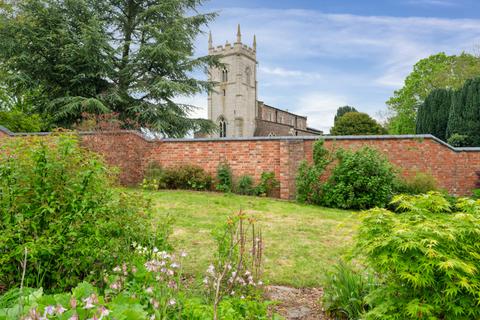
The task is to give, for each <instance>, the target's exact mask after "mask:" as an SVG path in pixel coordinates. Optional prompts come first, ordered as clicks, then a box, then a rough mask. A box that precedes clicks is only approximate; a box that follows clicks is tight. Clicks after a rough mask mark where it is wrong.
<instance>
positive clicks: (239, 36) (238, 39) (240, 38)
mask: <svg viewBox="0 0 480 320" xmlns="http://www.w3.org/2000/svg"><path fill="white" fill-rule="evenodd" d="M236 43H242V33H241V31H240V23H239V24H238V26H237V42H236Z"/></svg>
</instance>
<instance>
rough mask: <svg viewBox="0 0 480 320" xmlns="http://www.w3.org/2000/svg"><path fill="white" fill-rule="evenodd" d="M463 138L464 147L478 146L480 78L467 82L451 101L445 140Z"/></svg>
mask: <svg viewBox="0 0 480 320" xmlns="http://www.w3.org/2000/svg"><path fill="white" fill-rule="evenodd" d="M453 134H459V135H461V136H465V137H466V140H465V146H475V147H478V146H480V78H476V79H471V80H468V81H467V82H466V83H465V85H464V86H463V87H462V88H461V89H460V90H458V91H457V92H456V93H455V94H454V96H453V99H452V107H451V109H450V115H449V119H448V126H447V138H449V137H450V136H452V135H453Z"/></svg>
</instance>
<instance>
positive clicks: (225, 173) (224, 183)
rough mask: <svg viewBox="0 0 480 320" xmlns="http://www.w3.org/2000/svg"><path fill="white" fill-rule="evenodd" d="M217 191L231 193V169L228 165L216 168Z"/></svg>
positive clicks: (224, 164)
mask: <svg viewBox="0 0 480 320" xmlns="http://www.w3.org/2000/svg"><path fill="white" fill-rule="evenodd" d="M215 188H216V189H217V191H221V192H231V191H232V189H233V175H232V169H231V168H230V166H229V165H228V163H221V164H220V165H219V166H218V168H217V185H216V186H215Z"/></svg>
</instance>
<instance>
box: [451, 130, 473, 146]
mask: <svg viewBox="0 0 480 320" xmlns="http://www.w3.org/2000/svg"><path fill="white" fill-rule="evenodd" d="M469 140H470V139H469V137H468V136H467V135H463V134H458V133H454V134H452V135H451V136H450V138H448V140H447V142H448V144H449V145H451V146H453V147H465V146H466V145H468V143H469Z"/></svg>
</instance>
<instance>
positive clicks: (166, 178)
mask: <svg viewBox="0 0 480 320" xmlns="http://www.w3.org/2000/svg"><path fill="white" fill-rule="evenodd" d="M212 185H213V178H212V177H211V176H210V175H209V174H208V173H207V172H205V170H203V168H201V167H199V166H195V165H190V164H186V165H179V166H176V167H171V168H166V169H163V168H162V167H161V166H160V165H158V164H157V163H154V162H153V163H150V164H149V165H148V166H147V169H146V170H145V175H144V181H143V186H144V187H147V188H149V189H154V190H156V189H184V190H211V189H212Z"/></svg>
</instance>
